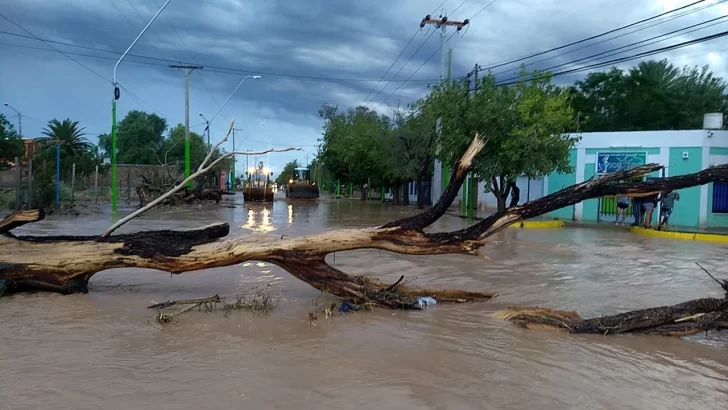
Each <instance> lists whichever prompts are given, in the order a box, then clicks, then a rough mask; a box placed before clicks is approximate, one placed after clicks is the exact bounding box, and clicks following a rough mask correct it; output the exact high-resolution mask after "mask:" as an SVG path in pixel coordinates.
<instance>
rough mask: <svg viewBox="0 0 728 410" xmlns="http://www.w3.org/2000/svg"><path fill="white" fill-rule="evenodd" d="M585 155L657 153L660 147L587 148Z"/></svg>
mask: <svg viewBox="0 0 728 410" xmlns="http://www.w3.org/2000/svg"><path fill="white" fill-rule="evenodd" d="M585 151H586V155H596V154H597V153H598V152H625V151H629V152H646V153H647V155H650V154H652V155H657V154H659V153H660V148H642V147H639V148H587V149H586V150H585Z"/></svg>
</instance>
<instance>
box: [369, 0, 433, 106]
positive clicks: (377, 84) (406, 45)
mask: <svg viewBox="0 0 728 410" xmlns="http://www.w3.org/2000/svg"><path fill="white" fill-rule="evenodd" d="M443 4H445V3H444V2H443ZM419 32H420V29H417V30H415V32H414V33H413V34H412V37H410V39H409V41H408V42H407V44H405V45H404V48H403V49H402V51H400V52H399V55H398V56H397V58H395V59H394V61H392V65H390V66H389V68H387V71H385V72H384V75H382V78H380V79H379V81H377V83H376V84H375V85H374V87H373V88H372V89H371V90H370V91H369V94H367V96H366V97H365V98H364V100H362V102H361V104H359V105H364V103H365V102H366V101H367V99H368V98H369V96H370V95H372V93H373V92H374V90H376V89H377V87H379V84H380V83H381V82H382V80H384V77H386V76H387V74H389V71H390V70H391V69H392V67H394V65H395V64H396V63H397V61H399V58H400V57H402V54H404V51H405V50H407V47H409V45H410V44H412V40H414V39H415V37H416V36H417V33H419Z"/></svg>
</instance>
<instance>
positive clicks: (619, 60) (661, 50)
mask: <svg viewBox="0 0 728 410" xmlns="http://www.w3.org/2000/svg"><path fill="white" fill-rule="evenodd" d="M725 36H728V30H727V31H722V32H720V33H716V34H712V35H709V36H705V37H700V38H697V39H693V40H688V41H684V42H682V43H677V44H672V45H669V46H665V47H660V48H657V49H654V50H649V51H644V52H641V53H637V54H633V55H631V56H626V57H620V58H616V59H613V60H609V61H603V62H599V63H594V64H591V65H588V66H584V67H579V68H573V69H569V70H564V71H560V72H557V73H552V77H556V76H562V75H567V74H573V73H578V72H582V71H588V70H591V69H592V68H601V67H605V66H609V65H614V64H616V63H622V62H625V61H631V60H636V59H639V58H643V57H649V56H651V55H655V54H660V53H664V52H666V51H672V50H677V49H680V48H684V47H688V46H691V45H695V44H699V43H704V42H706V41H710V40H715V39H717V38H721V37H725ZM511 80H515V81H511ZM520 81H524V80H523V79H519V77H513V78H510V79H508V80H504V81H503V82H500V83H498V85H512V84H516V83H518V82H520Z"/></svg>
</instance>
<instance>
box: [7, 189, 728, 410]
mask: <svg viewBox="0 0 728 410" xmlns="http://www.w3.org/2000/svg"><path fill="white" fill-rule="evenodd" d="M405 214H406V211H402V210H401V209H399V208H396V207H389V206H388V205H381V204H378V203H375V204H361V203H359V202H358V201H347V200H342V201H340V202H329V203H326V202H319V203H294V204H292V205H289V204H288V203H286V202H285V201H284V200H279V201H276V202H275V203H274V205H273V206H272V208H266V207H264V206H262V205H252V206H250V207H247V206H245V207H244V206H238V207H236V208H227V207H224V206H220V207H215V206H207V207H203V208H202V209H196V208H195V209H184V210H181V209H180V210H174V211H169V210H168V211H164V212H159V211H154V212H151V213H150V214H148V215H146V216H145V217H143V218H141V219H139V220H136V221H133V222H132V223H130V224H129V225H127V226H126V227H124V229H123V230H124V231H131V230H140V229H151V228H175V227H196V226H199V225H203V224H207V223H211V222H215V221H221V220H222V221H228V222H230V223H231V225H232V232H231V234H232V235H245V234H246V232H250V231H257V232H269V233H270V234H272V235H282V234H286V235H295V234H305V233H313V232H318V231H321V230H324V229H330V228H337V227H355V226H369V225H376V224H380V223H383V222H386V221H388V220H391V219H394V218H397V217H400V216H404V215H405ZM110 219H111V216H110V215H108V214H107V215H102V216H98V215H97V216H85V217H76V218H60V217H59V218H53V217H51V218H49V219H48V220H46V221H43V222H41V223H37V224H33V225H32V226H28V227H24V228H22V229H21V230H20V231H21V233H34V234H44V233H46V234H50V233H66V234H72V233H75V234H91V233H99V232H101V231H103V229H104V228H105V227H106V226H107V225H108V224H109V222H110ZM463 224H464V221H462V220H460V219H459V218H455V217H451V216H447V217H444V218H443V219H442V220H441V221H439V222H438V223H437V225H436V226H435V227H434V228H436V229H439V230H444V229H449V230H452V229H457V228H460V227H461V226H463ZM495 239H497V240H499V241H502V242H499V243H496V244H492V245H489V246H487V247H486V248H485V249H484V251H483V252H484V254H486V255H487V256H489V257H490V258H491V260H490V261H485V260H482V259H478V258H474V257H467V256H459V255H453V256H449V255H446V256H436V257H435V256H428V257H409V256H402V255H394V254H389V253H386V252H379V251H354V252H346V253H339V254H336V263H335V266H337V267H338V268H340V269H343V270H345V271H347V272H350V273H354V274H372V275H376V276H379V277H383V278H385V279H389V280H394V279H396V278H397V277H398V276H399V275H400V274H404V275H406V276H407V277H410V278H411V277H416V278H417V280H416V282H415V283H416V284H419V285H442V286H445V285H446V286H448V287H453V288H465V289H474V290H485V291H497V292H499V293H500V297H499V298H497V299H495V300H494V301H492V302H489V303H482V304H470V305H460V306H445V305H438V306H435V307H433V308H428V309H426V310H424V311H419V312H403V311H387V310H378V311H375V312H373V313H358V314H348V315H343V316H335V317H334V318H330V319H324V318H323V317H322V316H319V320H318V323H317V326H315V327H310V326H309V324H308V320H307V319H308V312H309V311H312V310H313V309H314V306H313V300H314V299H315V298H316V297H317V296H318V295H319V293H318V292H317V291H315V290H314V289H313V288H311V287H309V286H308V285H307V284H305V283H303V282H300V281H298V280H297V279H295V278H293V277H291V276H290V275H288V274H287V273H286V272H285V271H283V270H282V269H279V268H277V267H276V266H271V265H268V264H261V263H248V264H243V265H239V266H232V267H227V268H220V269H214V270H208V271H200V272H191V273H187V274H183V275H180V276H174V277H170V275H169V274H167V273H164V272H158V271H152V270H140V269H124V270H109V271H104V272H100V273H99V274H97V275H96V276H94V278H93V279H92V280H91V284H90V293H89V294H86V295H72V296H60V295H54V294H33V295H16V296H12V297H9V298H5V299H2V300H0V408H3V409H13V410H15V409H229V408H259V409H289V408H290V409H361V408H375V409H503V410H507V409H542V410H548V409H580V410H586V409H641V410H647V409H661V410H664V409H701V410H702V409H726V408H728V407H727V406H728V404H727V403H728V337H727V336H726V335H713V334H709V335H708V336H707V337H706V336H705V335H699V336H695V337H692V338H690V339H687V340H685V339H671V338H661V337H648V336H639V337H637V336H612V337H602V336H593V335H584V336H582V335H579V336H570V335H565V334H561V333H550V332H539V331H528V330H523V329H519V328H517V327H515V326H513V325H511V324H509V323H508V322H503V321H499V320H496V319H494V318H493V317H492V314H493V312H494V311H496V310H499V309H503V308H505V307H507V306H513V305H545V306H550V307H554V308H559V309H571V310H577V311H579V312H580V313H581V314H582V315H584V316H591V315H597V314H611V313H617V312H620V311H624V310H629V309H638V308H644V307H651V306H659V305H663V304H673V303H677V302H681V301H684V300H688V299H693V298H698V297H704V296H720V289H719V288H718V287H717V286H716V285H715V284H714V283H713V282H711V280H710V279H709V278H708V277H707V276H706V275H705V274H704V273H702V272H701V271H700V269H698V268H697V267H696V266H695V264H694V262H695V261H699V262H701V264H703V265H704V266H706V267H707V268H708V269H711V270H712V271H713V272H714V274H716V275H718V276H722V277H724V278H726V277H728V268H726V266H725V255H726V250H727V249H726V247H725V246H719V245H718V246H716V245H710V244H703V243H692V242H682V241H674V240H672V241H669V240H660V239H653V238H644V237H639V236H635V235H634V234H631V233H629V232H627V231H626V229H622V230H619V229H593V228H592V229H590V228H569V229H560V230H516V229H509V230H507V232H504V233H502V234H500V235H499V236H498V237H497V238H495ZM329 258H331V256H330V257H329ZM261 284H270V285H271V288H272V289H274V291H275V292H279V293H280V294H281V295H282V300H281V302H280V305H279V306H278V308H277V310H276V311H274V312H273V313H272V314H270V315H267V316H262V317H260V316H256V315H254V314H252V313H250V312H235V313H234V314H232V315H230V316H228V317H224V315H223V314H205V313H203V312H197V311H193V312H189V313H187V314H185V315H184V316H183V317H182V319H181V320H180V321H178V322H176V323H173V324H171V325H168V326H167V327H165V328H164V330H160V328H159V327H157V326H154V325H152V324H150V323H149V322H148V320H149V319H150V318H151V317H152V315H153V313H154V312H153V311H150V310H149V309H146V308H145V306H146V305H148V304H149V303H150V302H152V301H157V302H159V301H163V300H167V299H184V298H196V297H206V296H211V295H214V294H216V293H219V294H221V295H229V294H235V293H236V292H238V291H243V290H245V289H250V288H251V287H253V286H255V285H261Z"/></svg>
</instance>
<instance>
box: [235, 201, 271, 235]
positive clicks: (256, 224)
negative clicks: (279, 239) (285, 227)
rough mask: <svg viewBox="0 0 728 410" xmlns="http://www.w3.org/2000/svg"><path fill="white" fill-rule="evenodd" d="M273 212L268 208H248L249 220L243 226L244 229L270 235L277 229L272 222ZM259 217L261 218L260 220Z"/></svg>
mask: <svg viewBox="0 0 728 410" xmlns="http://www.w3.org/2000/svg"><path fill="white" fill-rule="evenodd" d="M270 214H271V211H270V209H269V208H268V207H264V208H260V209H254V208H253V207H250V208H248V219H247V220H246V221H245V225H243V229H247V230H250V231H253V232H261V233H270V232H273V231H275V230H276V229H277V228H276V227H275V226H273V224H271V222H270V216H271V215H270ZM258 216H259V217H260V218H258Z"/></svg>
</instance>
